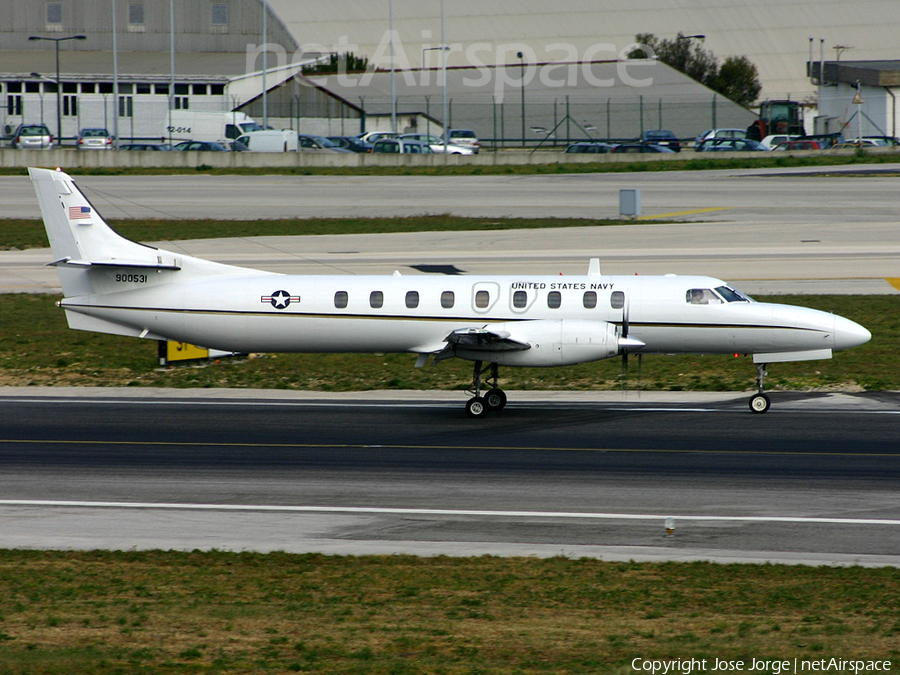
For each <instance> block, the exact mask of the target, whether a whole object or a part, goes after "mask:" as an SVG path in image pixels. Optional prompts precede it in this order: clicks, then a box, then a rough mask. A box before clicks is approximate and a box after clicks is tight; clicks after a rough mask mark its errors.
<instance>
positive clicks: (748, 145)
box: [694, 138, 769, 152]
mask: <svg viewBox="0 0 900 675" xmlns="http://www.w3.org/2000/svg"><path fill="white" fill-rule="evenodd" d="M694 150H696V151H697V152H768V151H769V148H767V147H766V146H764V145H763V144H762V143H760V142H759V141H752V140H750V139H749V138H711V139H709V140H708V141H703V142H702V143H700V145H698V146H697V147H695V148H694Z"/></svg>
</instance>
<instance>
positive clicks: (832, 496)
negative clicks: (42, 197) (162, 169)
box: [0, 390, 900, 565]
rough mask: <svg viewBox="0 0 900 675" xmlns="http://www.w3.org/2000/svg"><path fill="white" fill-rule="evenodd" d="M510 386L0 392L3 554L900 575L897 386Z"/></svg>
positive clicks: (899, 400) (899, 406) (0, 539)
mask: <svg viewBox="0 0 900 675" xmlns="http://www.w3.org/2000/svg"><path fill="white" fill-rule="evenodd" d="M10 393H15V395H14V396H10V395H9V394H10ZM510 393H511V401H512V402H511V404H510V406H509V407H508V408H507V409H506V410H505V411H503V412H502V413H500V414H497V415H495V416H493V417H489V418H488V419H487V420H481V421H472V420H469V419H468V418H466V417H465V416H464V415H463V414H462V413H461V403H462V401H463V399H464V396H463V395H462V394H459V393H440V392H427V393H422V394H414V393H408V392H398V393H381V394H370V395H365V394H345V395H331V396H325V395H321V394H302V393H299V394H297V393H293V392H283V393H279V394H276V393H270V392H259V393H256V394H253V393H249V392H236V391H224V392H222V391H213V392H210V394H209V395H208V396H203V397H202V398H201V397H200V395H199V394H198V392H166V391H164V390H151V391H143V392H142V391H139V390H115V391H109V392H98V391H97V390H91V391H90V392H67V391H65V390H56V391H52V392H51V391H46V390H40V391H35V392H31V393H29V392H28V391H22V390H19V391H17V392H6V394H5V395H4V396H3V397H2V402H3V406H4V409H5V410H6V411H8V414H7V415H6V416H5V419H4V421H3V423H2V425H0V466H2V467H3V470H2V478H0V494H2V495H3V499H2V501H0V522H2V523H3V526H2V530H0V546H3V547H37V548H123V549H128V548H141V549H143V548H157V547H159V548H180V549H192V548H202V549H208V548H219V549H229V550H287V551H324V552H328V553H352V554H363V553H412V554H419V555H435V554H447V555H475V554H483V553H490V554H496V555H540V556H550V555H569V556H575V557H578V556H582V555H587V556H596V557H601V558H605V559H635V560H647V559H650V560H653V559H676V560H692V559H708V560H719V561H760V560H771V561H787V562H803V563H810V564H866V565H883V564H889V565H897V564H900V536H898V535H900V504H898V502H897V499H896V495H897V488H898V484H900V452H898V450H897V445H896V428H897V423H898V415H900V395H896V394H860V395H846V394H845V395H822V394H777V393H776V394H774V395H773V400H774V402H773V408H772V410H771V411H770V412H769V413H768V414H766V415H765V416H756V415H752V414H751V413H749V412H748V411H747V408H746V398H745V396H743V395H738V394H703V395H701V394H646V393H645V394H641V395H640V397H638V396H637V394H635V393H631V394H629V395H624V394H622V393H621V392H604V393H579V394H565V393H560V394H556V395H551V394H548V395H542V394H535V393H525V392H522V393H518V392H510ZM85 394H86V395H85ZM667 517H672V518H674V519H675V532H674V534H673V535H672V536H668V535H667V534H666V532H665V529H664V524H665V519H666V518H667Z"/></svg>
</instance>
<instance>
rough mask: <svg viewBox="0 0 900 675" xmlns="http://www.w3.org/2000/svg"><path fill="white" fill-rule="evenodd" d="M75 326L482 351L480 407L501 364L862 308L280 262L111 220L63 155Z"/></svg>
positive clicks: (781, 342) (561, 280) (649, 345)
mask: <svg viewBox="0 0 900 675" xmlns="http://www.w3.org/2000/svg"><path fill="white" fill-rule="evenodd" d="M29 173H30V174H31V179H32V181H33V183H34V187H35V191H36V193H37V197H38V202H39V203H40V208H41V214H42V216H43V219H44V225H45V227H46V229H47V236H48V238H49V239H50V245H51V247H52V250H53V256H54V258H55V260H54V261H53V262H51V263H49V264H50V265H55V266H56V267H57V268H58V271H59V277H60V281H61V283H62V288H63V294H64V296H65V297H64V299H63V300H62V301H61V302H60V306H61V307H62V308H63V309H64V310H65V312H66V318H67V319H68V322H69V326H70V327H71V328H75V329H79V330H88V331H97V332H101V333H113V334H116V335H128V336H134V337H139V338H147V339H152V340H174V341H178V342H186V343H190V344H196V345H203V346H204V347H209V348H213V349H220V350H225V351H234V352H245V353H250V352H313V353H324V352H363V353H412V354H417V355H418V359H417V361H416V366H424V365H425V364H426V363H428V362H429V361H430V362H437V361H441V360H443V359H447V358H452V357H457V358H461V359H466V360H469V361H474V370H473V373H474V374H473V378H472V379H473V383H472V392H473V393H474V396H473V397H472V398H471V399H470V400H469V401H468V402H467V404H466V412H467V413H468V415H469V416H471V417H482V416H484V415H486V414H487V413H488V412H489V411H492V410H500V409H502V408H503V407H504V406H505V405H506V395H505V394H504V392H503V391H502V390H501V389H500V388H499V387H498V368H499V366H564V365H571V364H576V363H584V362H588V361H598V360H600V359H607V358H611V357H614V356H622V357H623V359H626V358H627V355H628V354H629V353H636V354H653V353H662V354H688V353H690V354H698V353H703V354H752V355H753V361H754V363H755V364H756V366H757V388H758V393H756V394H755V395H754V396H753V397H752V398H751V399H750V409H751V410H752V411H753V412H755V413H764V412H766V410H768V409H769V405H770V401H769V397H768V396H767V395H766V394H765V393H764V391H763V381H764V378H765V375H766V364H769V363H777V362H785V361H805V360H811V359H827V358H831V355H832V352H833V351H836V350H840V349H848V348H850V347H855V346H857V345H861V344H864V343H866V342H868V341H869V339H870V338H871V333H869V331H868V330H866V329H865V328H863V327H862V326H860V325H859V324H857V323H854V322H853V321H850V320H849V319H845V318H843V317H840V316H836V315H834V314H829V313H827V312H821V311H818V310H814V309H808V308H805V307H795V306H790V305H779V304H771V303H761V302H755V301H754V300H752V299H751V298H749V297H747V296H746V295H744V294H743V293H741V292H740V291H738V290H737V289H735V288H733V287H732V286H730V285H729V284H727V283H725V282H724V281H721V280H719V279H713V278H711V277H705V276H675V275H665V276H605V275H603V274H601V273H600V264H599V261H598V260H597V259H592V260H591V261H590V266H589V269H588V272H587V274H586V275H584V276H568V277H561V276H532V275H516V276H425V275H408V276H403V275H401V274H400V273H399V272H395V273H394V274H393V275H392V276H350V275H340V276H324V275H323V276H319V275H304V276H295V275H284V274H278V273H274V272H264V271H260V270H253V269H247V268H242V267H234V266H231V265H224V264H220V263H216V262H210V261H207V260H202V259H199V258H194V257H191V256H186V255H181V254H178V253H172V252H170V251H165V250H162V249H157V248H154V247H152V246H147V245H145V244H139V243H136V242H133V241H130V240H128V239H125V238H123V237H121V236H120V235H118V234H117V233H116V232H114V231H113V230H112V229H111V228H110V227H109V226H108V225H107V224H106V223H105V222H104V220H103V218H102V217H101V216H100V214H99V213H97V210H96V209H95V208H94V207H93V206H92V205H91V203H90V202H89V201H88V199H87V198H86V197H85V196H84V195H83V194H82V193H81V191H80V190H79V189H78V187H77V186H76V185H75V183H74V181H73V180H72V178H71V177H69V176H68V175H67V174H65V173H64V172H62V171H60V170H58V169H57V170H56V171H53V170H49V169H29Z"/></svg>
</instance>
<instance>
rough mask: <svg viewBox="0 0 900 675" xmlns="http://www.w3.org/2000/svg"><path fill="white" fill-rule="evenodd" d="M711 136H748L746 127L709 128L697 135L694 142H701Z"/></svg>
mask: <svg viewBox="0 0 900 675" xmlns="http://www.w3.org/2000/svg"><path fill="white" fill-rule="evenodd" d="M711 138H747V130H746V129H708V130H706V131H704V132H703V133H702V134H700V135H699V136H697V138H696V139H695V140H694V143H696V144H700V143H702V142H703V141H708V140H709V139H711Z"/></svg>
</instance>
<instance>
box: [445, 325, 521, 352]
mask: <svg viewBox="0 0 900 675" xmlns="http://www.w3.org/2000/svg"><path fill="white" fill-rule="evenodd" d="M444 341H445V342H446V343H447V345H448V346H450V347H457V346H458V347H463V348H465V349H478V350H484V351H489V352H520V351H524V350H526V349H531V345H530V344H528V343H527V342H519V341H518V340H513V339H512V338H511V337H510V335H509V333H508V332H506V331H500V330H489V329H487V328H458V329H457V330H455V331H453V332H452V333H450V335H448V336H447V337H445V338H444Z"/></svg>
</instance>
